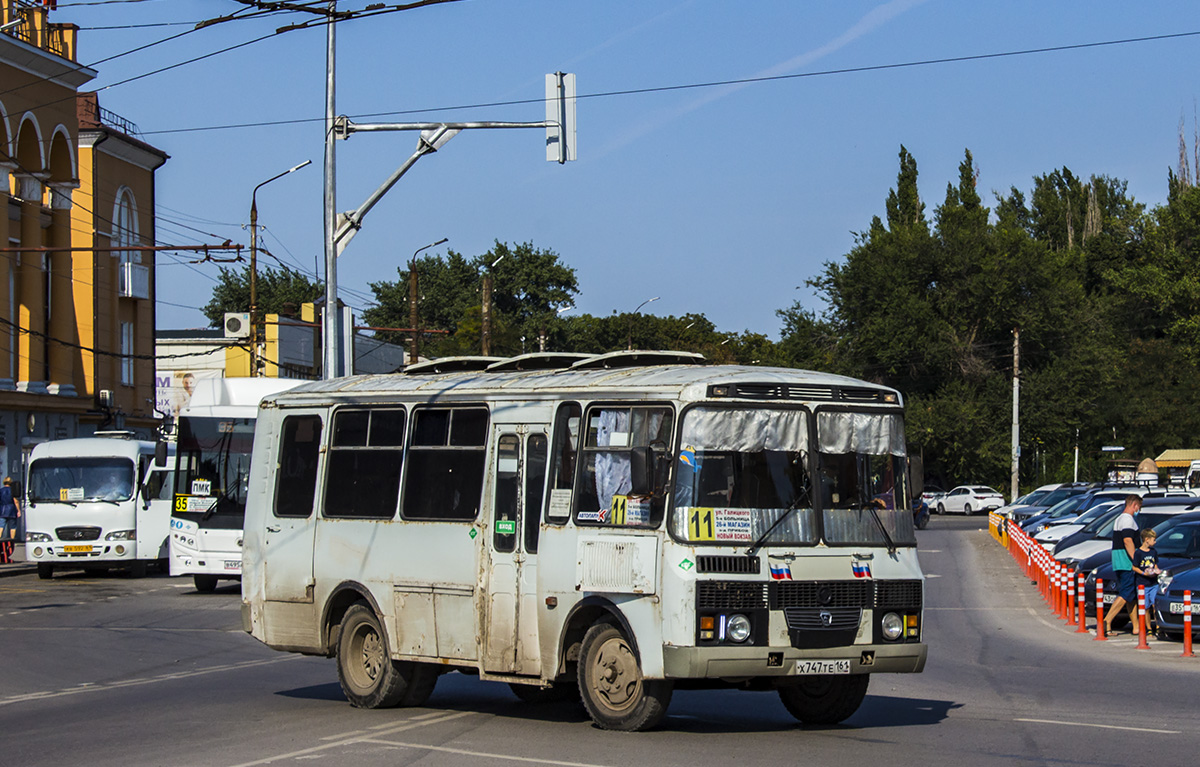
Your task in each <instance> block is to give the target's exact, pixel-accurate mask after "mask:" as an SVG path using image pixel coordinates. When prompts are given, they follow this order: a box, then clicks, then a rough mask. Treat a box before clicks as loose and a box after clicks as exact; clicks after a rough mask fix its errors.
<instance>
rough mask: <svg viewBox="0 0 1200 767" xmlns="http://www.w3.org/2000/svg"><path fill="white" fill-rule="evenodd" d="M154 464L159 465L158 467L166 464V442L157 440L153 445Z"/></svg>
mask: <svg viewBox="0 0 1200 767" xmlns="http://www.w3.org/2000/svg"><path fill="white" fill-rule="evenodd" d="M154 465H155V466H160V467H161V466H166V465H167V443H166V442H159V443H157V444H156V445H155V446H154Z"/></svg>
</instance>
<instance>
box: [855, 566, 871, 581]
mask: <svg viewBox="0 0 1200 767" xmlns="http://www.w3.org/2000/svg"><path fill="white" fill-rule="evenodd" d="M850 570H851V572H853V573H854V577H855V578H870V577H871V565H870V563H868V562H851V563H850Z"/></svg>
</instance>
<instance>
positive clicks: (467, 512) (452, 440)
mask: <svg viewBox="0 0 1200 767" xmlns="http://www.w3.org/2000/svg"><path fill="white" fill-rule="evenodd" d="M487 431H488V410H487V408H485V407H479V406H457V407H436V408H420V409H418V410H415V411H413V426H412V441H411V442H410V443H409V446H408V471H407V472H405V480H404V482H405V489H404V499H403V503H402V506H401V509H402V511H401V516H402V517H403V518H405V519H438V520H444V521H458V522H469V521H471V520H473V519H475V517H476V516H477V515H478V514H479V502H480V500H481V498H482V495H483V474H484V469H485V468H486V464H485V462H486V460H487V451H486V447H487Z"/></svg>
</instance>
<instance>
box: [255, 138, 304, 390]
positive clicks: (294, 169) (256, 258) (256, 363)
mask: <svg viewBox="0 0 1200 767" xmlns="http://www.w3.org/2000/svg"><path fill="white" fill-rule="evenodd" d="M311 164H312V160H305V161H304V162H302V163H300V164H299V165H296V166H294V167H291V168H288V169H287V170H285V171H284V172H283V173H279V174H276V175H274V176H271V177H270V178H269V179H267V180H266V181H264V182H262V183H261V184H259V185H258V186H256V187H254V191H253V192H251V193H250V377H251V378H258V377H259V375H260V373H259V369H258V190H259V189H262V188H263V187H264V186H266V185H267V184H269V183H271V182H272V181H275V180H276V179H280V178H283V177H284V176H286V175H287V174H289V173H294V172H295V171H298V170H300V169H301V168H303V167H304V166H305V165H311Z"/></svg>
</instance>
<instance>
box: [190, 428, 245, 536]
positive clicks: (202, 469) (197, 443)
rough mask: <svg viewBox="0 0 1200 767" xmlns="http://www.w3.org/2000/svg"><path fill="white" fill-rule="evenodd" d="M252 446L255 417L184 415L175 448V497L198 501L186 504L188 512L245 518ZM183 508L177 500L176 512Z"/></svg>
mask: <svg viewBox="0 0 1200 767" xmlns="http://www.w3.org/2000/svg"><path fill="white" fill-rule="evenodd" d="M253 448H254V419H253V418H197V417H190V416H184V417H181V418H180V419H179V435H178V443H177V444H176V448H175V451H176V455H177V456H178V464H177V466H178V470H177V471H176V472H175V494H176V496H190V497H191V498H193V499H196V500H198V501H199V503H189V504H187V507H186V508H187V510H188V511H194V512H197V513H198V514H202V515H206V516H212V515H213V514H220V515H223V516H230V515H233V516H237V517H242V516H243V515H245V513H246V492H247V490H248V489H249V482H250V452H251V450H252V449H253ZM205 499H212V500H210V501H206V500H205ZM180 510H181V505H180V504H179V502H178V501H177V502H176V512H175V513H180Z"/></svg>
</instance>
